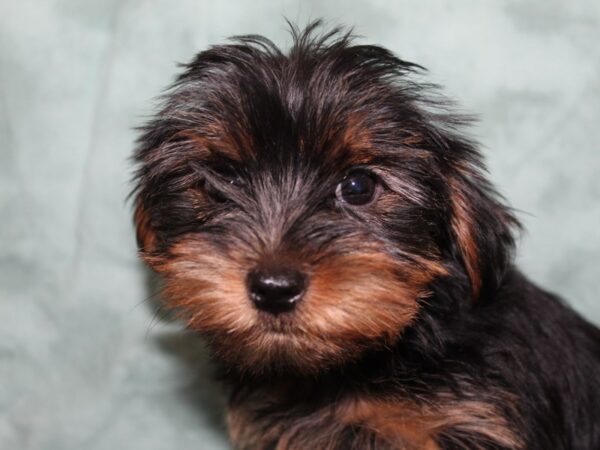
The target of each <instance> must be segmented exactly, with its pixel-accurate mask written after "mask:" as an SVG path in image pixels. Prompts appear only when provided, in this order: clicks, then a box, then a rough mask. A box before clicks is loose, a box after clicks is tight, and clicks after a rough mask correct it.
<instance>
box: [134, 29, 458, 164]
mask: <svg viewBox="0 0 600 450" xmlns="http://www.w3.org/2000/svg"><path fill="white" fill-rule="evenodd" d="M319 30H320V24H319V23H318V22H315V23H313V24H312V25H309V26H308V27H307V28H306V29H304V30H303V31H299V30H298V29H296V28H295V27H292V37H293V44H292V46H291V48H290V50H289V51H288V52H286V53H284V52H283V51H282V50H280V49H279V48H278V47H277V46H276V45H275V44H274V43H272V42H271V41H270V40H268V39H266V38H264V37H262V36H254V35H253V36H242V37H236V38H233V39H232V43H230V44H227V45H218V46H214V47H211V48H210V49H208V50H206V51H203V52H201V53H199V54H198V55H197V56H196V57H195V58H194V59H193V61H192V62H190V63H189V64H187V65H185V66H184V67H185V71H184V72H183V73H182V74H181V75H180V76H179V77H178V78H177V80H176V82H175V84H174V85H173V87H172V88H171V90H170V91H168V93H167V95H166V102H165V104H164V108H163V109H162V111H161V112H160V114H159V115H157V118H156V120H155V121H153V122H151V123H150V124H149V125H148V126H147V127H146V128H145V131H146V133H145V134H144V136H143V137H142V139H141V142H142V144H144V145H142V146H141V148H140V149H139V152H138V157H143V155H144V153H145V152H146V151H148V150H149V149H151V148H153V147H156V146H157V145H158V144H160V143H161V142H160V141H162V142H164V141H165V139H169V140H173V141H176V140H181V139H184V138H185V139H193V140H195V143H196V144H197V145H198V147H199V148H200V149H202V150H204V151H205V152H206V153H207V154H208V153H210V154H215V153H218V154H220V155H221V156H225V157H227V158H229V159H232V160H243V161H244V162H246V163H251V162H256V163H258V164H260V165H262V164H264V163H265V162H267V163H269V164H272V163H274V162H278V161H281V160H291V161H290V162H292V163H294V164H297V163H298V162H299V161H298V160H303V161H306V160H307V159H308V160H310V159H311V158H317V159H318V160H319V164H323V161H324V160H335V161H336V163H339V161H340V153H341V152H342V153H344V152H345V153H346V154H347V155H348V156H350V157H351V158H352V160H353V162H354V163H360V162H365V161H367V160H368V159H369V158H371V157H372V156H373V150H374V149H375V148H376V149H377V152H378V154H385V153H386V152H390V153H393V152H398V147H399V144H402V143H405V144H406V145H413V146H414V145H415V144H419V146H420V147H421V148H428V149H429V150H431V149H432V145H431V144H432V143H434V142H436V141H437V142H438V143H439V140H440V136H439V135H438V133H437V131H435V130H432V128H431V126H430V125H431V124H430V122H431V119H432V115H431V114H429V113H428V112H427V108H424V106H425V104H426V103H427V104H429V105H430V106H431V105H432V104H433V103H432V102H431V101H430V100H429V99H427V98H426V97H425V96H424V95H423V92H424V90H425V88H427V87H429V86H425V85H423V84H419V83H417V82H415V81H414V79H413V78H414V77H412V75H414V73H415V72H417V71H419V70H420V69H421V68H420V66H417V65H415V64H412V63H410V62H407V61H404V60H401V59H399V58H397V57H396V56H394V55H393V54H392V53H391V52H389V51H388V50H386V49H384V48H382V47H377V46H373V45H356V44H354V43H353V37H352V35H351V34H350V33H342V32H341V31H340V30H339V29H334V30H332V31H331V32H328V33H325V34H319ZM444 121H445V122H446V123H449V122H448V118H447V117H444ZM452 121H461V119H460V118H455V117H453V118H452Z"/></svg>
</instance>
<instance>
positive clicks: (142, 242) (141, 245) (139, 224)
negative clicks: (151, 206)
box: [133, 199, 156, 253]
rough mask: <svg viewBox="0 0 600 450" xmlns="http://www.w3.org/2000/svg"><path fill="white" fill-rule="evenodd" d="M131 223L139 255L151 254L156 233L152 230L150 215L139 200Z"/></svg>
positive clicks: (154, 244) (154, 245)
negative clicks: (133, 227) (133, 225)
mask: <svg viewBox="0 0 600 450" xmlns="http://www.w3.org/2000/svg"><path fill="white" fill-rule="evenodd" d="M133 221H134V224H135V230H136V238H137V245H138V249H139V251H140V252H141V253H151V252H152V251H153V250H154V249H155V247H156V233H155V232H154V229H153V228H152V223H151V218H150V214H149V213H148V211H147V210H146V208H144V206H143V205H142V202H141V201H139V199H138V201H137V202H136V206H135V212H134V214H133Z"/></svg>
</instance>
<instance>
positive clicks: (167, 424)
mask: <svg viewBox="0 0 600 450" xmlns="http://www.w3.org/2000/svg"><path fill="white" fill-rule="evenodd" d="M284 17H288V18H289V19H291V20H293V21H297V22H299V23H300V24H304V23H306V22H307V20H309V19H312V18H317V17H324V18H326V19H327V20H328V21H329V23H332V24H337V23H344V24H351V25H355V27H356V32H357V33H359V34H361V35H363V36H365V41H366V42H375V43H380V44H383V45H385V46H387V47H390V48H391V49H393V50H394V51H396V52H397V53H399V54H400V55H401V56H402V57H403V58H405V59H409V60H413V61H416V62H418V63H420V64H423V65H425V66H426V67H428V68H429V69H430V78H431V80H433V81H435V82H439V83H442V84H444V85H445V86H446V92H447V93H448V94H450V95H451V96H452V97H453V98H454V99H456V100H457V101H458V102H459V103H460V105H462V108H463V109H464V110H466V111H470V112H476V113H478V114H479V115H480V117H481V121H480V123H479V124H478V125H477V126H476V127H474V128H473V130H472V132H473V134H474V135H475V136H476V137H478V138H479V139H480V140H481V141H482V142H483V145H484V148H485V153H486V154H487V156H488V161H489V166H490V169H491V172H492V178H493V179H494V181H496V182H497V183H498V185H499V187H500V190H501V191H502V192H503V193H504V194H505V195H506V196H507V197H508V199H509V200H510V202H511V203H512V205H514V206H515V207H516V208H518V210H520V211H521V213H520V217H521V218H522V219H523V221H524V222H525V224H526V226H527V228H528V233H527V234H525V235H524V237H523V239H522V245H521V248H520V252H519V260H520V262H521V264H522V265H523V267H524V269H525V271H526V272H527V273H528V274H529V275H530V276H531V277H532V278H533V279H534V280H536V281H538V282H539V283H541V284H543V285H545V286H547V287H549V288H551V289H553V290H555V291H558V292H559V293H561V294H563V295H564V296H565V297H568V299H569V300H570V301H571V302H572V304H573V306H574V307H575V308H577V309H578V310H579V311H581V312H582V313H584V314H585V315H586V316H587V317H588V318H589V319H590V320H593V321H595V322H596V323H600V303H599V300H600V299H599V296H598V291H599V290H600V270H599V269H600V262H599V260H600V201H599V199H600V182H599V181H598V177H599V176H600V148H599V147H600V45H598V43H599V42H600V3H599V2H598V1H597V0H587V1H584V0H578V1H576V2H575V1H573V2H567V1H559V0H556V1H554V0H537V1H533V0H532V1H485V2H484V1H476V0H470V1H452V2H450V1H441V0H439V1H435V0H432V1H429V0H428V1H424V0H421V1H411V2H409V1H394V2H392V1H388V2H386V1H377V0H372V1H350V2H343V1H335V2H333V1H332V2H321V1H317V0H314V1H302V2H300V1H281V2H276V1H263V0H261V1H259V0H255V1H254V2H242V1H241V0H240V1H236V2H227V1H216V0H215V1H193V0H183V1H182V0H178V1H175V0H130V1H126V0H97V1H91V0H86V1H81V0H53V1H50V0H37V1H36V0H20V1H11V0H1V1H0V448H2V449H19V450H21V449H22V450H26V449H35V450H70V449H86V450H100V449H103V450H104V449H105V450H114V449H144V450H152V449H161V450H162V449H208V450H212V449H215V450H219V449H226V448H227V441H226V438H225V437H224V434H223V432H222V425H221V419H220V401H219V400H218V399H219V396H218V387H216V386H215V385H214V384H213V383H212V382H210V381H209V377H208V373H209V369H208V368H207V367H206V360H205V356H204V352H203V350H202V346H201V344H200V343H199V342H198V341H197V339H196V338H195V337H194V336H191V335H189V334H186V333H184V332H182V331H181V330H180V325H179V324H177V323H173V322H169V321H168V320H166V319H163V318H161V317H162V316H163V314H161V313H158V314H155V311H156V309H157V305H158V303H157V302H156V301H155V300H154V299H153V298H150V299H148V297H149V296H151V294H152V293H153V292H154V291H155V290H156V287H155V286H153V284H152V282H151V281H150V278H149V276H148V274H147V273H146V272H145V271H144V270H143V268H142V267H141V265H140V264H139V263H138V262H137V260H136V255H135V245H134V238H133V230H132V226H131V220H130V209H131V208H130V205H129V204H127V203H126V202H125V197H126V194H127V192H128V190H129V189H130V186H129V182H128V180H129V178H130V173H131V167H130V164H129V162H128V160H127V158H128V156H129V154H130V152H131V149H132V146H133V140H134V132H133V131H132V127H134V126H135V125H137V124H140V123H141V122H142V121H143V120H144V118H145V117H147V116H148V115H149V114H150V112H151V111H152V108H153V104H154V101H153V98H154V97H155V96H156V94H157V93H158V92H159V91H160V90H161V89H162V88H163V87H165V86H166V85H167V84H168V83H169V82H170V81H171V80H172V79H173V75H174V74H175V73H176V71H177V67H176V62H181V61H186V60H188V59H190V58H191V57H192V55H193V54H194V53H195V52H197V51H198V50H200V49H203V48H206V47H207V46H208V45H209V44H211V43H217V42H221V41H223V39H225V38H226V37H227V36H229V35H233V34H244V33H261V34H265V35H267V36H269V37H271V38H272V39H274V40H275V41H276V42H278V43H281V44H282V45H286V44H287V43H289V41H290V39H289V35H288V33H287V30H286V25H285V23H284ZM146 299H147V300H146Z"/></svg>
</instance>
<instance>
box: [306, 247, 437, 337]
mask: <svg viewBox="0 0 600 450" xmlns="http://www.w3.org/2000/svg"><path fill="white" fill-rule="evenodd" d="M443 273H444V269H443V267H442V266H441V264H439V263H437V262H434V261H425V260H421V261H418V262H412V263H408V262H400V261H397V260H395V259H393V258H392V257H391V256H388V255H387V254H386V253H384V252H383V250H381V249H377V248H368V249H364V250H362V251H357V252H355V253H352V254H347V255H340V256H336V257H332V258H329V259H327V260H326V261H324V262H323V263H321V264H319V265H318V266H317V267H316V268H315V270H314V273H313V275H312V277H311V284H310V287H309V290H308V292H307V295H306V298H305V301H304V302H303V304H302V305H301V307H302V311H301V312H302V313H303V315H304V318H305V319H306V327H307V328H308V329H310V330H311V332H313V333H315V334H324V335H325V336H328V338H330V339H338V340H350V341H358V340H364V339H383V340H384V341H388V342H389V341H391V340H393V339H395V338H396V337H397V336H398V335H399V333H400V332H401V331H402V329H403V328H404V327H406V325H408V324H409V323H410V322H411V320H412V319H413V317H414V316H415V314H416V313H417V311H418V308H419V300H420V299H422V298H425V297H426V296H427V283H428V282H429V281H431V279H433V278H434V277H435V276H437V275H440V274H443Z"/></svg>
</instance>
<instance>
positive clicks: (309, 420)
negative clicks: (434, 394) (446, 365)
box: [228, 398, 523, 450]
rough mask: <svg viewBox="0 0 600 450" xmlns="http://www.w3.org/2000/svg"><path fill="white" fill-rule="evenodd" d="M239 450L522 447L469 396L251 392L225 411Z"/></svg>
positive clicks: (486, 406)
mask: <svg viewBox="0 0 600 450" xmlns="http://www.w3.org/2000/svg"><path fill="white" fill-rule="evenodd" d="M228 427H229V433H230V438H231V440H232V443H233V445H234V447H235V448H236V449H239V450H267V449H268V450H305V449H309V450H311V449H327V450H442V449H443V445H442V444H441V442H445V441H453V442H455V443H457V442H458V443H459V444H461V445H466V447H465V448H472V449H476V450H477V449H482V450H483V449H484V448H488V447H486V446H485V445H486V443H487V445H488V446H489V444H490V443H494V444H496V445H497V446H498V447H500V448H506V449H515V450H516V449H521V448H523V444H522V442H521V441H520V440H519V439H518V437H517V436H516V435H515V434H514V433H513V432H512V430H511V429H510V427H509V425H508V423H507V421H506V420H505V418H504V417H502V416H500V415H498V414H497V412H496V411H495V409H494V408H493V406H492V405H489V404H486V403H482V402H475V401H468V402H462V403H461V402H456V401H455V400H450V399H448V402H447V403H441V402H440V403H427V404H421V405H417V404H415V403H413V402H409V401H403V400H397V399H396V400H393V401H381V400H373V399H355V398H354V399H349V400H341V401H337V402H335V403H331V404H329V405H325V406H320V407H318V408H310V407H309V406H308V405H297V406H293V405H292V406H290V405H289V404H288V405H287V406H284V405H283V404H277V402H274V401H273V400H271V401H267V400H265V399H258V398H254V399H252V400H248V401H247V402H242V403H239V404H236V405H232V406H230V408H229V411H228Z"/></svg>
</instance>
